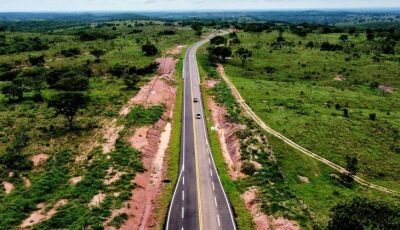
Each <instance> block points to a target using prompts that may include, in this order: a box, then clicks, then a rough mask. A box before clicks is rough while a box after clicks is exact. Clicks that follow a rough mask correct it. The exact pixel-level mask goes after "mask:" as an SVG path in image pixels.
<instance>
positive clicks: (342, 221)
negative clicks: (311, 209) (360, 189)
mask: <svg viewBox="0 0 400 230" xmlns="http://www.w3.org/2000/svg"><path fill="white" fill-rule="evenodd" d="M331 212H332V214H331V220H330V221H329V224H328V229H329V230H336V229H337V230H339V229H340V230H363V229H400V215H399V213H400V207H399V206H398V205H395V204H391V203H387V202H383V201H374V200H369V199H367V198H361V197H356V198H354V199H353V200H351V201H347V202H345V203H342V204H339V205H337V206H335V207H334V208H333V209H332V210H331Z"/></svg>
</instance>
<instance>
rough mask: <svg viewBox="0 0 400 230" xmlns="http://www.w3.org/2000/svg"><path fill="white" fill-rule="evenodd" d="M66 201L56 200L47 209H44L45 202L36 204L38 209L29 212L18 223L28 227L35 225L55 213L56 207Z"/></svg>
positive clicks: (22, 226)
mask: <svg viewBox="0 0 400 230" xmlns="http://www.w3.org/2000/svg"><path fill="white" fill-rule="evenodd" d="M67 203H68V200H66V199H62V200H59V201H57V202H56V204H55V205H54V206H53V207H52V208H51V209H50V210H48V211H46V210H47V209H46V205H45V203H39V204H37V205H36V207H37V208H38V210H36V211H34V212H32V213H31V215H30V216H29V217H28V218H27V219H25V220H24V221H22V224H21V225H20V227H21V228H28V227H31V226H33V225H36V224H38V223H40V222H42V221H45V220H49V219H50V218H51V217H53V216H54V215H55V214H56V213H57V209H58V208H59V207H61V206H63V205H66V204H67Z"/></svg>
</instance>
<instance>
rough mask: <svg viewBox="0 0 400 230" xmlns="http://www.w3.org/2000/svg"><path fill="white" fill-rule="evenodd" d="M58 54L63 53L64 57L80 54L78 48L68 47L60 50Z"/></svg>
mask: <svg viewBox="0 0 400 230" xmlns="http://www.w3.org/2000/svg"><path fill="white" fill-rule="evenodd" d="M60 54H61V55H63V56H64V57H73V56H76V55H79V54H81V50H80V49H79V48H70V49H66V50H64V49H63V50H61V51H60Z"/></svg>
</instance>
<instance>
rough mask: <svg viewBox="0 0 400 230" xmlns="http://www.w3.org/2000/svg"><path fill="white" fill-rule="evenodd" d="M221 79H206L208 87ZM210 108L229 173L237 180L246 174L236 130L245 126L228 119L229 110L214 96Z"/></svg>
mask: <svg viewBox="0 0 400 230" xmlns="http://www.w3.org/2000/svg"><path fill="white" fill-rule="evenodd" d="M218 83H219V81H215V80H206V82H205V84H206V87H207V88H209V89H210V88H213V87H215V85H217V84H218ZM208 108H209V109H210V110H211V115H212V119H213V123H214V125H215V127H216V128H217V132H218V137H219V141H220V143H221V148H222V153H223V155H224V159H225V162H226V164H227V165H228V169H229V175H230V176H231V177H232V179H234V180H236V179H238V178H242V177H244V176H245V175H244V174H243V173H241V172H240V168H241V165H242V161H241V160H240V143H239V140H238V138H237V137H236V134H235V133H236V132H237V131H238V130H240V129H243V128H244V127H243V126H242V125H239V124H235V123H231V122H228V120H227V119H226V115H227V111H226V109H225V107H223V106H221V105H218V104H217V103H215V102H214V100H213V99H212V98H209V100H208Z"/></svg>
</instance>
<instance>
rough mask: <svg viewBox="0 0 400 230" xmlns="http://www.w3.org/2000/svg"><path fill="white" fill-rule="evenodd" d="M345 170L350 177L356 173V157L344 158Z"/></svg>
mask: <svg viewBox="0 0 400 230" xmlns="http://www.w3.org/2000/svg"><path fill="white" fill-rule="evenodd" d="M346 168H347V171H349V173H350V175H351V176H354V175H356V174H357V172H358V159H357V158H356V157H350V156H346Z"/></svg>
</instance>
